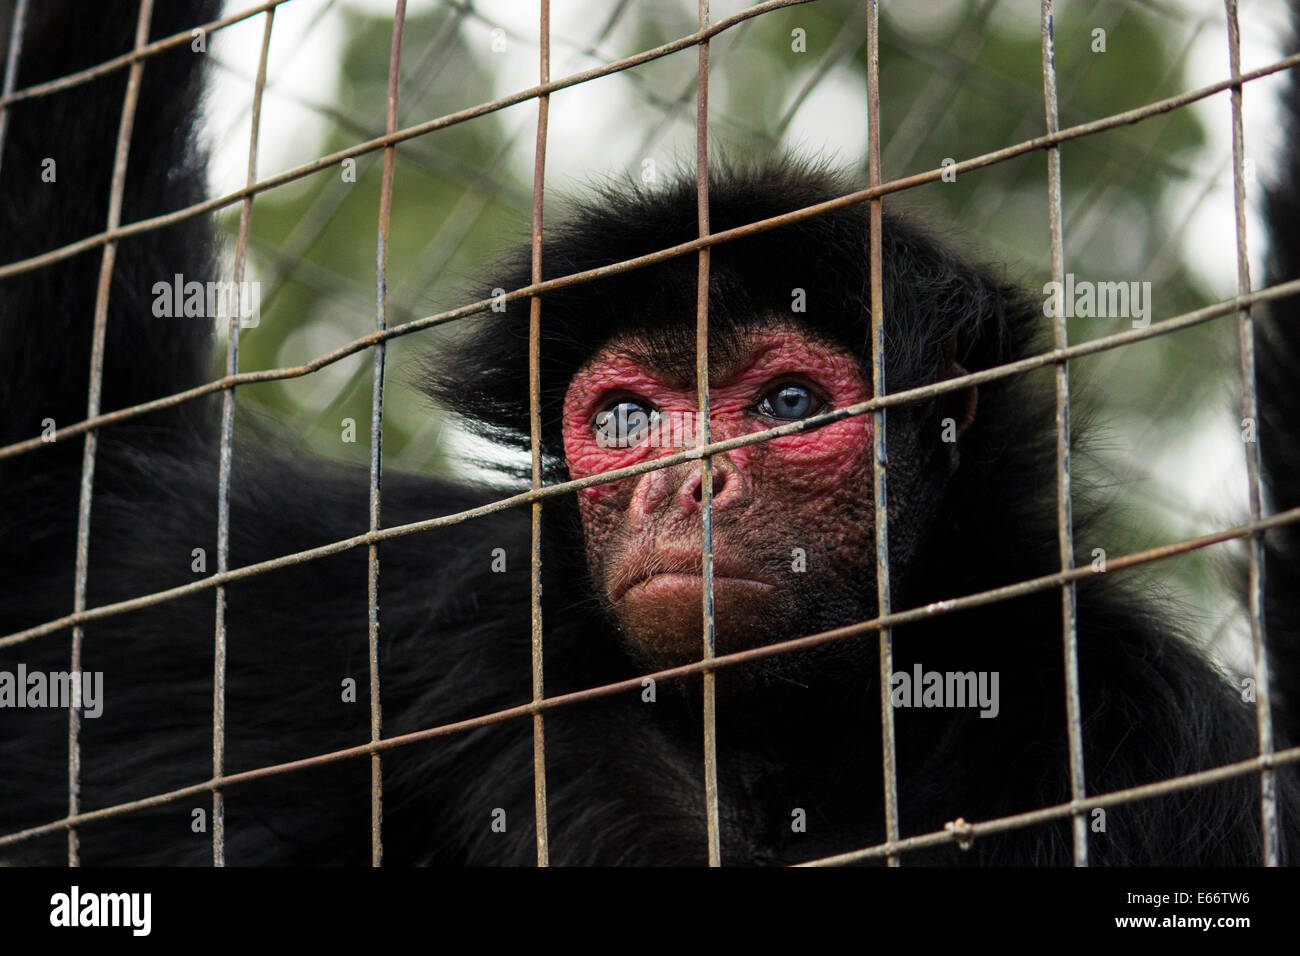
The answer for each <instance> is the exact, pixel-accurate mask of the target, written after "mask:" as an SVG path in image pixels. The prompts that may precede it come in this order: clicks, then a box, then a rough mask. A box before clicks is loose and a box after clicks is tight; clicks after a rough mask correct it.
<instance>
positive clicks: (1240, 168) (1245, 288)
mask: <svg viewBox="0 0 1300 956" xmlns="http://www.w3.org/2000/svg"><path fill="white" fill-rule="evenodd" d="M1224 5H1225V7H1226V12H1227V17H1228V64H1229V67H1230V69H1231V71H1232V77H1233V79H1239V78H1240V77H1241V32H1240V27H1239V25H1238V22H1237V0H1225V3H1224ZM1230 92H1231V97H1232V186H1233V206H1234V208H1235V213H1236V225H1237V294H1238V295H1249V294H1250V260H1249V259H1248V258H1247V256H1246V179H1245V174H1244V167H1245V162H1246V143H1245V137H1244V134H1243V131H1242V123H1241V93H1242V89H1241V83H1240V82H1238V83H1237V85H1236V86H1234V87H1232V89H1231V91H1230ZM1237 336H1238V342H1239V350H1240V355H1241V417H1242V419H1243V420H1244V421H1248V422H1252V423H1254V424H1255V428H1256V430H1255V441H1248V442H1245V443H1244V444H1245V446H1246V476H1247V479H1248V482H1249V486H1250V520H1251V521H1252V522H1256V521H1259V519H1260V516H1261V514H1262V512H1263V489H1262V487H1261V479H1260V472H1261V469H1260V462H1259V457H1260V456H1259V430H1258V422H1259V405H1258V400H1257V396H1256V393H1255V323H1254V319H1253V318H1252V316H1251V314H1250V309H1248V308H1246V309H1242V310H1241V311H1240V312H1238V313H1237ZM1247 546H1248V548H1249V559H1250V570H1249V575H1250V576H1249V584H1248V588H1249V605H1250V643H1251V648H1252V649H1253V650H1254V654H1255V725H1256V729H1257V732H1258V735H1259V753H1260V756H1267V755H1271V754H1272V753H1273V709H1272V695H1271V694H1270V692H1269V667H1268V652H1267V648H1266V646H1265V642H1264V535H1263V534H1262V533H1259V532H1256V533H1255V534H1252V535H1251V536H1250V538H1249V539H1248V541H1247ZM1259 790H1260V805H1259V809H1260V827H1261V831H1260V836H1261V839H1262V842H1263V844H1264V858H1263V863H1264V865H1265V866H1277V865H1278V862H1279V861H1278V857H1279V852H1280V847H1279V836H1278V828H1277V775H1276V772H1275V771H1274V770H1273V769H1272V768H1270V767H1265V768H1264V769H1262V770H1260V772H1259Z"/></svg>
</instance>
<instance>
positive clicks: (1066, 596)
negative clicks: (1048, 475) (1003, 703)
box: [1041, 0, 1088, 866]
mask: <svg viewBox="0 0 1300 956" xmlns="http://www.w3.org/2000/svg"><path fill="white" fill-rule="evenodd" d="M1041 10H1042V41H1043V110H1044V113H1045V115H1046V118H1047V132H1048V133H1054V132H1056V131H1057V129H1059V128H1060V124H1059V122H1058V108H1057V103H1056V48H1055V45H1056V39H1055V37H1054V35H1053V24H1052V20H1053V10H1052V0H1043V2H1042V7H1041ZM1047 194H1048V202H1047V217H1048V229H1049V232H1050V241H1051V255H1052V281H1053V282H1055V283H1056V290H1057V292H1056V305H1057V308H1056V310H1055V311H1056V315H1055V319H1054V321H1053V323H1052V335H1053V340H1054V342H1055V345H1056V347H1057V348H1058V349H1063V348H1065V347H1067V346H1068V345H1069V344H1070V340H1069V334H1068V331H1067V329H1066V325H1065V321H1066V320H1065V309H1064V307H1063V305H1064V298H1063V294H1062V292H1061V290H1062V289H1063V288H1064V285H1063V283H1064V281H1065V235H1064V227H1063V225H1062V223H1061V218H1062V213H1061V147H1060V145H1059V144H1058V145H1055V146H1051V147H1049V148H1048V150H1047ZM1055 373H1056V375H1055V386H1056V394H1055V400H1056V409H1055V425H1056V534H1057V550H1058V551H1059V553H1060V556H1061V570H1062V571H1068V570H1070V568H1072V567H1074V516H1073V507H1072V502H1071V496H1070V367H1069V364H1068V363H1066V362H1058V363H1057V365H1056V369H1055ZM1061 643H1062V651H1063V653H1064V656H1065V688H1064V691H1065V715H1066V716H1065V730H1066V739H1067V743H1068V751H1069V765H1070V797H1071V799H1072V800H1073V801H1074V802H1075V803H1078V802H1079V801H1081V800H1082V799H1083V798H1084V796H1085V794H1086V792H1087V788H1086V787H1085V785H1084V777H1083V717H1082V712H1083V705H1082V703H1081V701H1080V699H1079V627H1078V621H1077V619H1076V600H1075V591H1074V585H1073V584H1072V583H1071V584H1066V585H1063V586H1062V588H1061ZM1071 826H1072V830H1073V838H1074V839H1073V842H1074V846H1073V851H1074V865H1075V866H1087V865H1088V827H1087V821H1086V820H1085V819H1084V818H1083V815H1082V814H1081V813H1080V814H1076V815H1075V816H1074V818H1073V820H1072V821H1071Z"/></svg>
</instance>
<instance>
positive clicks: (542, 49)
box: [528, 0, 551, 866]
mask: <svg viewBox="0 0 1300 956" xmlns="http://www.w3.org/2000/svg"><path fill="white" fill-rule="evenodd" d="M540 7H541V10H540V13H541V22H540V24H539V25H538V34H539V37H538V40H539V42H538V47H539V50H538V71H539V82H540V83H541V85H542V86H545V85H546V84H547V83H548V82H550V79H551V0H540ZM550 105H551V98H550V96H549V95H542V96H539V97H537V145H536V148H535V149H534V150H533V234H532V249H531V257H532V272H531V274H530V278H531V281H532V283H533V284H534V285H536V284H538V283H540V282H541V281H542V212H543V200H544V198H545V182H546V134H547V128H548V124H549V121H550ZM541 363H542V297H541V296H539V295H535V296H533V297H532V298H531V299H530V300H529V302H528V437H529V458H530V466H531V474H530V476H529V480H530V487H531V489H532V490H533V491H537V490H539V489H540V488H541V487H542V411H541V409H542V370H541V369H542V365H541ZM530 511H531V515H530V517H531V519H532V521H531V527H530V534H531V538H530V542H531V546H530V548H529V552H528V578H529V590H530V594H529V605H528V607H529V623H530V628H529V629H530V639H531V640H530V650H529V653H530V655H531V657H532V667H531V671H532V690H533V702H534V703H537V702H538V701H540V700H542V699H543V698H544V697H545V696H546V680H545V674H544V669H543V665H542V502H541V499H535V500H534V501H533V503H532V507H531V509H530ZM533 818H534V821H535V826H536V829H537V865H538V866H549V865H550V860H551V852H550V841H549V839H548V833H549V827H548V825H547V817H546V727H545V725H544V718H543V717H542V714H541V712H540V711H539V712H538V713H535V714H533Z"/></svg>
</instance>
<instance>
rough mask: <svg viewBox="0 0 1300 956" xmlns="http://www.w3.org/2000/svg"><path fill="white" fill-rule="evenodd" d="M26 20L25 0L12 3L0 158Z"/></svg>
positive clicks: (0, 99) (1, 89)
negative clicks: (12, 14) (12, 11)
mask: <svg viewBox="0 0 1300 956" xmlns="http://www.w3.org/2000/svg"><path fill="white" fill-rule="evenodd" d="M26 22H27V0H17V2H16V3H15V4H14V17H13V22H12V23H11V24H10V26H9V49H8V51H7V52H6V54H5V73H4V81H3V85H0V159H3V158H4V153H5V132H6V131H7V130H8V128H9V111H8V110H7V109H6V108H5V107H7V106H8V105H9V97H10V96H12V95H13V92H14V86H15V85H16V84H17V82H18V64H19V62H20V61H21V60H22V58H23V28H24V25H25V24H26Z"/></svg>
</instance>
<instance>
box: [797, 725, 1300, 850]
mask: <svg viewBox="0 0 1300 956" xmlns="http://www.w3.org/2000/svg"><path fill="white" fill-rule="evenodd" d="M1297 762H1300V747H1291V748H1290V749H1288V750H1279V751H1278V752H1277V753H1274V754H1271V755H1261V756H1258V757H1251V758H1249V759H1247V760H1241V761H1238V762H1237V763H1230V764H1224V765H1223V766H1221V767H1213V768H1211V769H1210V770H1200V771H1197V772H1196V773H1189V774H1183V775H1182V776H1179V777H1168V778H1166V779H1164V780H1160V781H1158V782H1156V783H1144V784H1140V785H1139V786H1136V787H1126V788H1125V789H1123V790H1112V791H1110V792H1109V793H1099V794H1097V795H1096V796H1092V797H1087V798H1085V799H1083V800H1076V801H1071V802H1069V803H1058V804H1056V805H1055V806H1051V807H1043V808H1041V809H1039V810H1028V811H1026V812H1024V813H1014V814H1011V815H1010V816H1005V817H995V818H993V819H991V820H982V821H980V822H979V823H970V822H967V821H965V820H960V821H957V820H954V821H953V822H952V824H950V825H949V826H948V827H946V828H945V829H943V830H935V831H933V832H930V833H922V834H918V835H917V836H911V837H905V838H904V839H902V840H895V841H892V842H886V843H878V844H876V845H875V846H869V847H863V848H862V849H860V850H852V851H850V852H848V853H837V854H835V855H834V856H824V857H820V858H818V859H816V860H808V861H807V862H805V863H799V864H797V865H798V866H843V865H844V864H846V863H856V862H858V861H860V860H869V859H873V858H878V857H882V856H887V855H889V854H891V853H905V852H908V851H910V850H924V849H927V848H929V847H934V846H943V845H944V844H947V843H966V842H968V841H970V840H974V839H976V838H977V837H981V836H990V835H992V834H994V833H1003V832H1006V831H1007V830H1017V829H1023V828H1024V827H1027V826H1032V825H1034V824H1036V823H1047V822H1049V821H1051V820H1057V819H1060V818H1061V817H1068V816H1078V815H1079V814H1081V813H1085V812H1087V811H1089V810H1094V809H1096V808H1098V807H1113V806H1119V805H1121V804H1125V803H1133V802H1135V801H1138V800H1149V799H1151V798H1152V797H1163V796H1167V795H1168V794H1171V793H1177V792H1179V791H1180V790H1193V789H1195V788H1197V787H1204V786H1208V785H1210V784H1214V783H1221V782H1222V781H1224V780H1231V779H1232V778H1233V777H1242V776H1245V775H1247V774H1252V773H1260V772H1266V771H1270V770H1274V769H1276V768H1277V767H1279V766H1285V765H1286V764H1291V763H1297Z"/></svg>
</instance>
